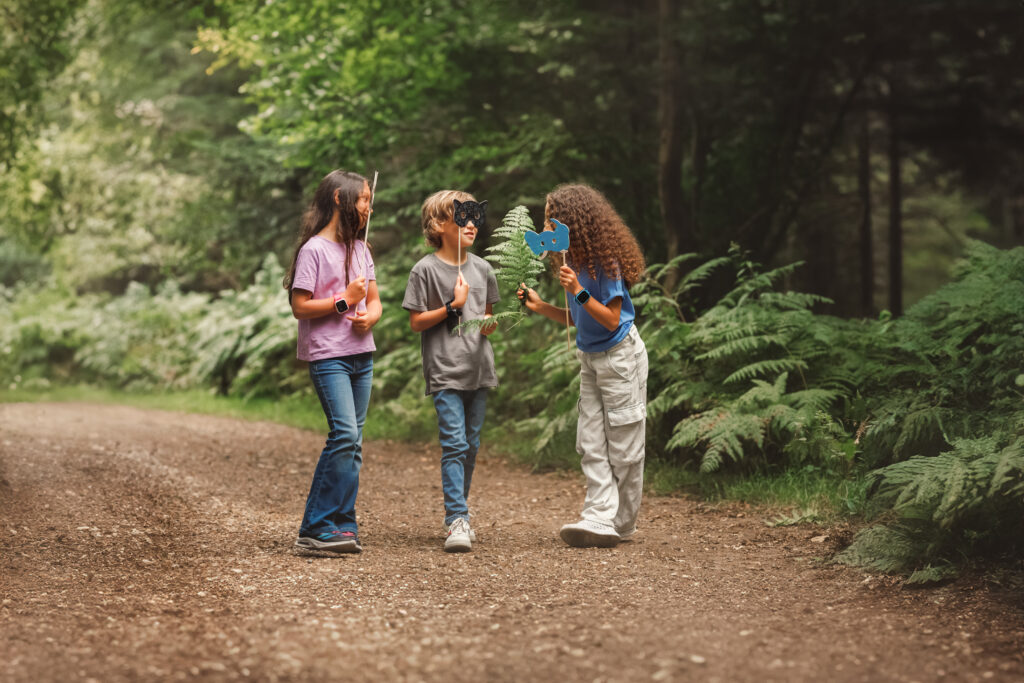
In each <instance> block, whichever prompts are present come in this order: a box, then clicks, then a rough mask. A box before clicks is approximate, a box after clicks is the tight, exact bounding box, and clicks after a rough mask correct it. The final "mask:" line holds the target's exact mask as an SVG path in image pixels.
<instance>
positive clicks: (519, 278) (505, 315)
mask: <svg viewBox="0 0 1024 683" xmlns="http://www.w3.org/2000/svg"><path fill="white" fill-rule="evenodd" d="M528 230H529V231H531V232H532V231H533V230H534V226H533V221H532V220H531V219H530V212H529V211H527V209H526V207H525V206H522V205H520V206H517V207H515V208H514V209H512V210H511V211H509V212H508V213H507V214H505V217H504V218H503V219H502V221H501V225H500V226H499V227H498V228H497V229H496V230H495V231H494V237H495V238H496V239H497V240H498V241H497V242H496V243H495V244H493V245H491V246H490V247H488V248H487V255H486V256H485V257H484V258H486V259H487V260H488V261H490V262H491V263H494V264H495V265H496V266H497V269H496V271H495V277H496V278H497V280H498V291H499V292H501V300H500V301H499V302H498V310H496V311H495V312H494V315H493V316H492V317H491V318H490V319H489V320H487V319H483V318H480V319H476V320H465V321H463V322H462V323H460V325H459V327H460V328H463V329H467V328H468V329H474V330H478V329H480V327H482V326H483V325H484V324H485V323H488V324H489V323H493V322H497V323H499V324H500V323H504V322H508V323H511V325H510V326H512V325H515V324H516V323H518V322H520V321H521V320H522V319H523V316H524V315H525V313H524V312H523V307H522V303H521V302H520V301H519V299H518V298H516V295H515V292H516V290H517V289H518V288H519V285H520V283H525V284H526V286H527V287H531V288H534V287H536V286H537V276H538V275H539V274H540V273H541V271H543V270H544V265H543V263H541V261H540V260H539V259H538V258H537V257H536V256H534V255H533V252H532V251H531V250H530V247H529V246H528V245H527V244H526V239H525V238H524V237H523V235H525V234H526V231H528Z"/></svg>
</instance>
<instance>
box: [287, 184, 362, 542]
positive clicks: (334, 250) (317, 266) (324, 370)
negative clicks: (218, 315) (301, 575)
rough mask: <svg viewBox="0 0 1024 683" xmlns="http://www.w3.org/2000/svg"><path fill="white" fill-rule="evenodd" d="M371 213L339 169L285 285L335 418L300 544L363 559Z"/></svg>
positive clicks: (302, 350) (324, 190) (306, 356)
mask: <svg viewBox="0 0 1024 683" xmlns="http://www.w3.org/2000/svg"><path fill="white" fill-rule="evenodd" d="M369 215H370V186H369V184H368V183H367V182H366V178H364V177H362V176H361V175H358V174H355V173H349V172H347V171H340V170H338V171H332V172H331V173H329V174H327V176H326V177H325V178H324V179H323V180H322V181H321V182H320V186H319V187H318V188H317V189H316V193H315V194H314V195H313V201H312V202H311V203H310V205H309V209H307V210H306V213H305V215H304V216H303V218H302V232H301V234H300V237H299V246H298V249H297V250H296V252H295V257H294V259H293V260H292V265H291V268H290V269H289V271H288V275H286V276H285V279H284V286H285V289H287V290H288V292H289V296H290V299H291V306H292V313H293V314H294V315H295V317H296V318H297V319H298V321H299V343H298V353H297V355H298V357H299V359H300V360H304V361H308V362H309V376H310V378H312V380H313V387H314V388H315V389H316V393H317V396H318V397H319V398H320V405H321V407H323V410H324V414H325V415H326V416H327V427H328V430H329V432H328V435H327V444H326V445H325V446H324V449H323V452H321V454H320V460H319V462H317V466H316V471H315V472H314V473H313V483H312V485H311V486H310V489H309V497H308V498H307V499H306V511H305V514H304V515H303V517H302V523H301V524H300V526H299V538H298V540H297V541H296V542H295V545H296V546H298V547H300V548H307V549H311V550H330V551H333V552H343V553H358V552H360V551H361V550H362V547H361V546H360V544H359V529H358V527H357V526H356V510H355V504H356V494H357V492H358V490H359V470H360V468H361V466H362V462H363V453H362V445H363V424H364V423H365V422H366V408H367V405H368V404H369V402H370V382H371V381H372V379H373V351H374V349H376V347H375V346H374V344H373V333H372V332H371V331H370V330H371V329H372V328H373V326H374V325H375V324H376V323H377V321H378V320H380V316H381V306H380V297H379V296H378V293H377V278H376V275H375V274H374V267H373V258H372V257H371V256H370V250H369V249H368V248H367V246H366V242H365V241H364V240H363V239H360V238H365V236H366V222H367V220H368V219H369Z"/></svg>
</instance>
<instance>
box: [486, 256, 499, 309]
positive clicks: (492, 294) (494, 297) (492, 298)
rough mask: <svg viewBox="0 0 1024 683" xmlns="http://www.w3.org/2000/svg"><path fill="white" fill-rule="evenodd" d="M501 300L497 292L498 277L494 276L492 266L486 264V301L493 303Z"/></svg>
mask: <svg viewBox="0 0 1024 683" xmlns="http://www.w3.org/2000/svg"><path fill="white" fill-rule="evenodd" d="M500 300H501V295H500V294H499V293H498V278H497V277H495V276H494V268H491V264H487V303H489V304H493V303H497V302H498V301H500Z"/></svg>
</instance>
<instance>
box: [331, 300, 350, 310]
mask: <svg viewBox="0 0 1024 683" xmlns="http://www.w3.org/2000/svg"><path fill="white" fill-rule="evenodd" d="M334 310H336V311H337V312H338V313H344V312H345V311H347V310H348V302H347V301H345V300H344V299H338V300H337V301H335V302H334Z"/></svg>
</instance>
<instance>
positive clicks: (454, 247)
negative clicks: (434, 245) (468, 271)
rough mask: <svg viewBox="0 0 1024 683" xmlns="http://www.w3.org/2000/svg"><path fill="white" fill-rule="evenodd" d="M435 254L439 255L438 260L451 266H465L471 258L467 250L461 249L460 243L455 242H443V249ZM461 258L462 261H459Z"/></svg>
mask: <svg viewBox="0 0 1024 683" xmlns="http://www.w3.org/2000/svg"><path fill="white" fill-rule="evenodd" d="M434 253H435V254H437V258H439V259H441V260H442V261H444V262H445V263H447V264H448V265H449V266H461V265H464V264H465V263H466V260H467V259H468V258H469V254H467V253H466V250H465V249H459V243H458V242H455V241H452V242H449V241H447V240H442V241H441V247H440V248H439V249H438V250H437V251H436V252H434ZM460 256H461V257H462V259H461V260H459V257H460Z"/></svg>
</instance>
